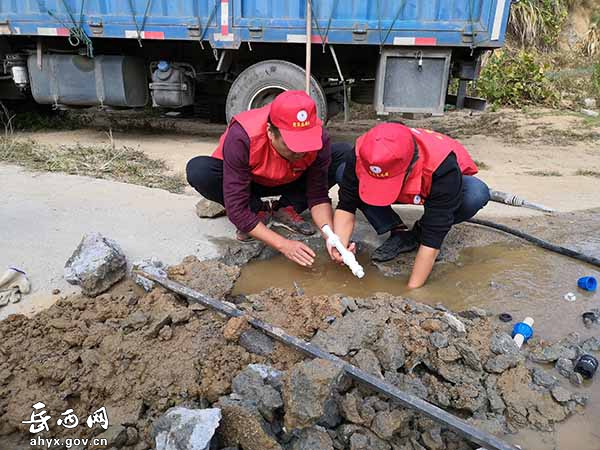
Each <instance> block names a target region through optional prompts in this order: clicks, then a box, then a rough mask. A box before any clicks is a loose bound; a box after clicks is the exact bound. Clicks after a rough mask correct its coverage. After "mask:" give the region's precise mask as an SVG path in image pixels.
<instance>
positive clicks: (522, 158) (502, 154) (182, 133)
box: [21, 105, 600, 217]
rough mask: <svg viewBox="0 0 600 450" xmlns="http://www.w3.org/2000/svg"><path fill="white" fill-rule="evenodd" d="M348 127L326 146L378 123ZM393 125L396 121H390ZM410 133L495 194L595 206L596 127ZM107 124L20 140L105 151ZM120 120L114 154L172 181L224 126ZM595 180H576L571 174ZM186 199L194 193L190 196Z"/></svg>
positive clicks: (467, 115)
mask: <svg viewBox="0 0 600 450" xmlns="http://www.w3.org/2000/svg"><path fill="white" fill-rule="evenodd" d="M355 108H356V111H355V112H354V113H353V116H352V117H353V120H351V121H350V122H349V123H344V122H343V119H342V118H341V117H340V116H336V117H334V118H333V119H332V120H331V121H330V123H329V124H328V129H329V131H330V133H331V135H332V137H333V141H334V142H335V141H345V142H353V141H354V140H355V139H356V137H357V136H358V135H359V134H361V133H363V132H365V131H367V130H368V129H369V128H370V127H372V126H374V125H375V124H376V123H378V119H377V118H376V117H375V116H372V115H371V113H369V112H367V111H365V110H364V108H363V107H362V106H360V105H356V106H355ZM393 119H394V120H396V119H397V118H393ZM399 120H402V121H403V122H404V123H406V124H407V125H410V126H416V127H425V128H431V129H435V130H437V131H440V132H442V133H447V134H449V135H451V136H452V137H456V138H458V139H460V140H461V141H462V142H463V143H464V144H465V146H466V147H467V149H468V150H469V151H470V152H471V153H472V155H473V156H474V158H475V159H476V160H477V161H478V162H482V163H483V164H482V165H481V169H482V170H481V173H480V176H481V178H482V179H483V180H484V181H486V182H487V183H488V185H489V186H491V187H493V188H494V189H497V190H500V191H508V192H514V193H517V194H519V195H521V196H523V197H525V198H528V199H530V200H532V201H537V202H539V203H542V204H546V205H548V206H551V207H553V208H555V209H556V210H558V211H574V210H582V209H589V208H593V207H596V206H598V203H597V195H596V194H597V191H596V190H595V188H596V186H597V183H598V176H600V157H599V156H598V151H600V120H594V119H590V118H586V117H585V116H583V115H581V114H578V113H575V112H570V111H564V112H560V111H553V110H544V109H535V110H531V111H527V112H522V111H514V110H499V111H496V112H486V113H478V112H473V113H471V112H462V111H459V112H449V113H447V114H446V115H445V116H443V117H433V118H425V119H405V118H400V119H399ZM111 124H112V125H115V122H114V121H112V122H110V124H109V123H107V122H106V121H105V120H103V118H102V117H99V118H97V119H96V120H95V121H94V122H93V123H92V124H91V125H90V126H89V127H88V128H87V129H83V130H69V131H43V132H36V133H22V134H21V136H22V137H23V138H32V139H34V140H36V141H38V142H40V143H42V144H49V145H61V144H65V143H69V144H72V143H75V142H79V143H81V144H85V145H87V144H92V145H93V144H103V143H104V144H107V143H109V141H110V138H109V134H108V133H107V130H108V127H109V126H112V125H111ZM152 124H154V126H155V127H156V128H154V129H152V128H148V121H147V120H141V119H136V118H135V116H134V117H125V118H124V119H123V123H121V125H120V126H121V128H122V130H123V131H119V129H118V128H117V129H116V130H113V139H114V140H115V143H116V145H118V146H128V147H132V148H135V149H139V150H142V151H143V152H145V153H146V154H148V155H149V156H150V157H152V158H161V159H164V160H165V161H166V162H167V163H168V165H169V166H170V167H171V169H172V170H173V172H175V173H184V172H185V165H186V163H187V161H189V160H190V159H191V158H192V157H194V156H197V155H209V154H211V153H212V151H213V150H214V148H215V146H216V144H217V141H218V137H219V136H220V134H221V133H222V131H223V130H224V128H225V126H224V125H220V124H207V123H203V122H201V121H199V120H193V119H181V120H177V121H173V120H172V119H164V120H163V119H153V120H152V122H150V125H151V126H152ZM581 170H587V171H592V172H597V173H596V176H595V177H594V176H582V175H577V173H578V171H581ZM188 192H189V193H193V190H191V189H189V190H188ZM486 212H488V213H490V214H493V215H495V216H505V217H510V216H513V215H521V214H524V213H526V212H525V211H522V210H521V211H519V210H514V209H511V208H490V209H489V211H487V210H486Z"/></svg>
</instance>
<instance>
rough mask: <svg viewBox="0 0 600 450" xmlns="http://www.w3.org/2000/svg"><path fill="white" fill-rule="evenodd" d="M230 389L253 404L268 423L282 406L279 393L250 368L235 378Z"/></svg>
mask: <svg viewBox="0 0 600 450" xmlns="http://www.w3.org/2000/svg"><path fill="white" fill-rule="evenodd" d="M231 389H232V391H233V392H235V393H236V394H238V395H239V396H241V397H242V398H243V399H245V400H250V401H251V402H253V403H254V404H255V405H256V407H257V408H258V411H259V412H260V413H261V414H262V415H263V417H264V418H265V419H266V420H267V421H269V422H271V421H273V419H274V417H275V411H276V410H277V409H279V408H281V407H282V406H283V400H282V399H281V395H280V394H279V392H277V390H276V389H275V388H274V387H272V386H269V385H268V384H266V378H263V377H262V376H261V374H260V373H259V372H257V371H255V370H253V369H252V368H250V367H247V368H246V369H244V370H242V371H241V372H240V373H238V374H237V375H236V376H235V378H234V379H233V381H232V383H231Z"/></svg>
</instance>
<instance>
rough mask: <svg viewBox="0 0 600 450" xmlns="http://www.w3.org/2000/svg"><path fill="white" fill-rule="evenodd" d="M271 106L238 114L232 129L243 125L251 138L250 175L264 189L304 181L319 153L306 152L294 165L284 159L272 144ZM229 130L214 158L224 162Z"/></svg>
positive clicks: (233, 120) (226, 131)
mask: <svg viewBox="0 0 600 450" xmlns="http://www.w3.org/2000/svg"><path fill="white" fill-rule="evenodd" d="M270 110H271V105H267V106H264V107H262V108H259V109H251V110H250V111H244V112H242V113H240V114H238V115H236V116H235V117H234V118H233V119H232V121H231V123H230V124H229V127H230V126H231V125H232V124H234V123H235V122H237V123H239V124H240V125H241V126H242V128H243V129H244V131H246V134H248V137H249V138H250V172H251V173H252V180H253V181H255V182H256V183H258V184H262V185H263V186H268V187H273V186H281V185H283V184H288V183H291V182H292V181H294V180H297V179H298V178H300V176H301V175H302V174H303V173H304V171H305V170H306V169H307V168H308V167H309V166H310V165H311V164H312V163H313V162H314V161H315V159H317V154H318V152H306V153H305V155H304V158H302V159H301V160H299V161H296V162H291V161H288V160H287V159H285V158H284V157H282V156H281V155H280V154H279V153H277V151H276V150H275V149H274V148H273V146H272V145H271V141H270V140H269V137H268V136H267V119H268V118H269V112H270ZM229 127H227V130H225V133H223V135H222V136H221V139H220V140H219V146H218V147H217V149H216V150H215V151H214V153H213V154H212V156H213V158H218V159H223V143H224V142H225V137H226V136H227V133H228V131H229Z"/></svg>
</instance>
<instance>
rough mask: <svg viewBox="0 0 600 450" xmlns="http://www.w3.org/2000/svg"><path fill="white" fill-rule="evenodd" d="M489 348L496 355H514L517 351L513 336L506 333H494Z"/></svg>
mask: <svg viewBox="0 0 600 450" xmlns="http://www.w3.org/2000/svg"><path fill="white" fill-rule="evenodd" d="M490 350H491V351H492V352H494V353H495V354H497V355H514V354H517V353H519V347H518V346H517V344H516V342H515V341H514V339H513V338H511V337H510V336H509V335H508V334H506V333H494V334H493V335H492V341H491V343H490Z"/></svg>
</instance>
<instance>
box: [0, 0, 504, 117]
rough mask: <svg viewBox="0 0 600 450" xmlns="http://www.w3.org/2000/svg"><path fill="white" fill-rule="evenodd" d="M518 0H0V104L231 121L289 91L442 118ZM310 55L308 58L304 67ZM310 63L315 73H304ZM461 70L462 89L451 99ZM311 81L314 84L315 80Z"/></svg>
mask: <svg viewBox="0 0 600 450" xmlns="http://www.w3.org/2000/svg"><path fill="white" fill-rule="evenodd" d="M510 6H511V0H0V57H1V58H2V60H3V65H2V66H1V67H0V70H2V72H1V73H0V100H16V101H22V100H33V101H34V102H36V103H39V104H46V105H54V106H55V107H57V108H90V107H100V108H105V109H108V110H111V109H124V108H143V107H146V106H147V105H149V104H151V105H152V106H153V107H157V108H162V109H164V110H181V109H185V108H192V109H194V108H196V109H199V110H204V111H207V112H209V113H210V114H211V116H219V115H221V116H223V117H224V118H226V119H227V120H229V119H230V118H231V117H232V116H233V115H235V114H237V113H238V112H240V111H243V110H246V109H249V108H256V107H260V106H263V105H264V104H266V103H268V102H269V101H271V100H272V99H273V97H274V96H275V95H277V94H278V93H279V92H282V91H283V90H287V89H304V88H305V87H306V86H307V85H308V84H309V83H310V93H311V95H312V97H313V98H314V99H315V101H316V102H317V106H318V110H319V114H320V115H321V117H322V118H323V119H327V118H328V117H330V116H332V115H334V114H336V113H337V112H339V111H341V110H342V109H343V108H344V107H345V105H346V104H347V101H348V95H350V97H351V99H352V100H353V101H355V102H358V103H366V104H373V105H374V107H375V109H376V111H377V113H378V114H382V115H385V114H388V113H391V112H404V113H411V112H412V113H431V114H441V113H443V111H444V106H445V105H446V104H447V103H448V102H452V103H455V104H456V105H457V106H458V107H463V106H464V107H475V108H477V107H481V104H482V103H481V100H480V99H473V98H470V97H468V96H467V95H466V88H467V83H468V82H469V81H471V80H476V79H477V77H478V76H479V70H480V64H481V57H482V55H483V54H484V53H486V52H487V51H490V50H493V49H496V48H499V47H501V46H502V45H503V44H504V40H505V33H506V27H507V22H508V17H509V12H510ZM307 61H310V66H308V65H307ZM309 67H310V69H311V70H310V74H311V76H310V78H308V77H307V76H306V70H308V68H309ZM452 79H458V80H459V81H458V91H457V93H456V94H455V95H448V86H449V83H450V81H451V80H452ZM308 80H310V81H308Z"/></svg>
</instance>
